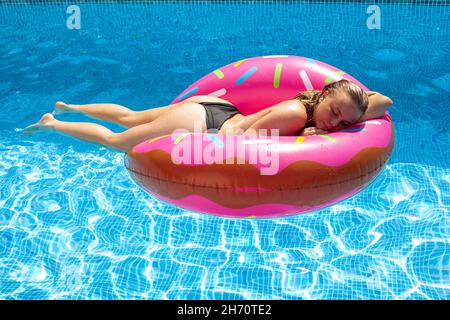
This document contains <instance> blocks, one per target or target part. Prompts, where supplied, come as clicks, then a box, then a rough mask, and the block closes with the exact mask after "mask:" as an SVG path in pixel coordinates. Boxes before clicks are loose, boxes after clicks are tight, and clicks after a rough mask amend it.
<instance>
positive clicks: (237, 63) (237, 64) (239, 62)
mask: <svg viewBox="0 0 450 320" xmlns="http://www.w3.org/2000/svg"><path fill="white" fill-rule="evenodd" d="M245 60H247V59H242V60H239V61H238V62H236V63H235V64H234V66H235V67H239V65H240V64H241V63H242V62H244V61H245Z"/></svg>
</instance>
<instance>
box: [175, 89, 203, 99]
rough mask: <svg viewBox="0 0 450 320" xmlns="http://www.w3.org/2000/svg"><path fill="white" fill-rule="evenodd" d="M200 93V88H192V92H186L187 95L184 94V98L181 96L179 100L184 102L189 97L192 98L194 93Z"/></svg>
mask: <svg viewBox="0 0 450 320" xmlns="http://www.w3.org/2000/svg"><path fill="white" fill-rule="evenodd" d="M197 91H198V87H195V88H192V89H191V90H189V91H188V92H186V93H185V94H183V95H182V96H180V97H179V98H178V100H183V99H184V98H186V97H187V96H190V95H192V94H194V93H196V92H197Z"/></svg>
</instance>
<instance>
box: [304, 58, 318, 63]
mask: <svg viewBox="0 0 450 320" xmlns="http://www.w3.org/2000/svg"><path fill="white" fill-rule="evenodd" d="M305 59H306V60H308V62H309V63H313V64H317V61H316V60H314V59H311V58H306V57H305Z"/></svg>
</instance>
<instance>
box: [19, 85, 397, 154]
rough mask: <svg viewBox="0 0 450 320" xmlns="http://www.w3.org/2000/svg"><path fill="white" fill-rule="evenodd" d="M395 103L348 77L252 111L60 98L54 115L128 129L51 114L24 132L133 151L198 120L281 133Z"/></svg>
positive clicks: (339, 121)
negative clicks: (118, 128) (139, 107)
mask: <svg viewBox="0 0 450 320" xmlns="http://www.w3.org/2000/svg"><path fill="white" fill-rule="evenodd" d="M391 104H392V101H391V100H390V99H389V98H388V97H386V96H383V95H381V94H379V93H377V92H372V91H370V92H368V93H365V92H364V91H363V90H362V89H361V88H360V87H359V86H357V85H356V84H354V83H352V82H350V81H348V80H344V79H343V80H340V81H337V82H334V83H331V84H328V85H326V86H325V87H324V88H323V90H321V91H306V92H300V93H299V94H297V95H296V96H295V97H294V99H292V100H285V101H282V102H280V103H278V104H276V105H274V106H271V107H269V108H266V109H264V110H261V111H259V112H257V113H254V114H251V115H247V116H244V115H243V114H241V113H240V112H239V111H238V110H237V109H236V108H235V107H234V106H233V105H232V104H230V103H229V102H228V101H226V100H224V99H220V98H216V97H211V96H194V97H191V98H189V99H186V100H184V101H182V102H179V103H175V104H172V105H168V106H165V107H160V108H153V109H149V110H144V111H132V110H130V109H127V108H125V107H123V106H120V105H116V104H86V105H73V104H65V103H64V102H61V101H58V102H57V103H56V105H55V110H54V111H53V113H54V114H60V113H64V112H81V113H84V114H86V115H88V116H91V117H95V118H98V119H102V120H106V121H109V122H114V123H117V124H119V125H122V126H124V127H127V128H129V129H128V130H126V131H124V132H120V133H114V132H112V131H111V130H109V129H108V128H106V127H104V126H101V125H98V124H94V123H86V122H64V121H59V120H56V119H55V118H54V117H53V115H52V114H51V113H46V114H44V115H43V116H42V118H41V120H40V121H39V122H37V123H35V124H33V125H31V126H28V127H27V128H25V130H24V133H25V134H27V135H29V134H31V133H33V132H37V131H47V130H51V131H56V132H59V133H62V134H67V135H70V136H72V137H75V138H78V139H81V140H86V141H89V142H93V143H99V144H101V145H104V146H106V147H107V148H111V149H114V150H118V151H122V152H128V151H129V150H131V148H132V147H133V146H135V145H136V144H138V143H140V142H142V141H144V140H148V139H152V138H155V137H158V136H161V135H165V134H170V133H172V132H173V131H174V130H176V129H181V128H183V129H186V130H188V131H191V132H192V131H194V126H195V125H198V124H199V121H200V127H201V130H202V132H205V131H211V130H215V131H216V132H217V131H218V132H220V133H226V134H242V133H243V134H247V133H249V132H254V130H259V129H279V135H299V134H300V135H310V134H324V133H327V131H332V130H336V129H342V128H345V127H346V126H348V125H350V124H353V123H357V122H361V121H365V120H367V119H372V118H377V117H380V116H382V115H383V114H384V112H385V111H386V110H387V108H388V107H389V106H390V105H391ZM196 128H197V127H196ZM267 132H270V130H267Z"/></svg>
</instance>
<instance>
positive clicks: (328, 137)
mask: <svg viewBox="0 0 450 320" xmlns="http://www.w3.org/2000/svg"><path fill="white" fill-rule="evenodd" d="M319 137H322V138H324V139H325V140H328V141H331V142H336V139H335V138H333V137H330V136H327V135H326V134H319Z"/></svg>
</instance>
